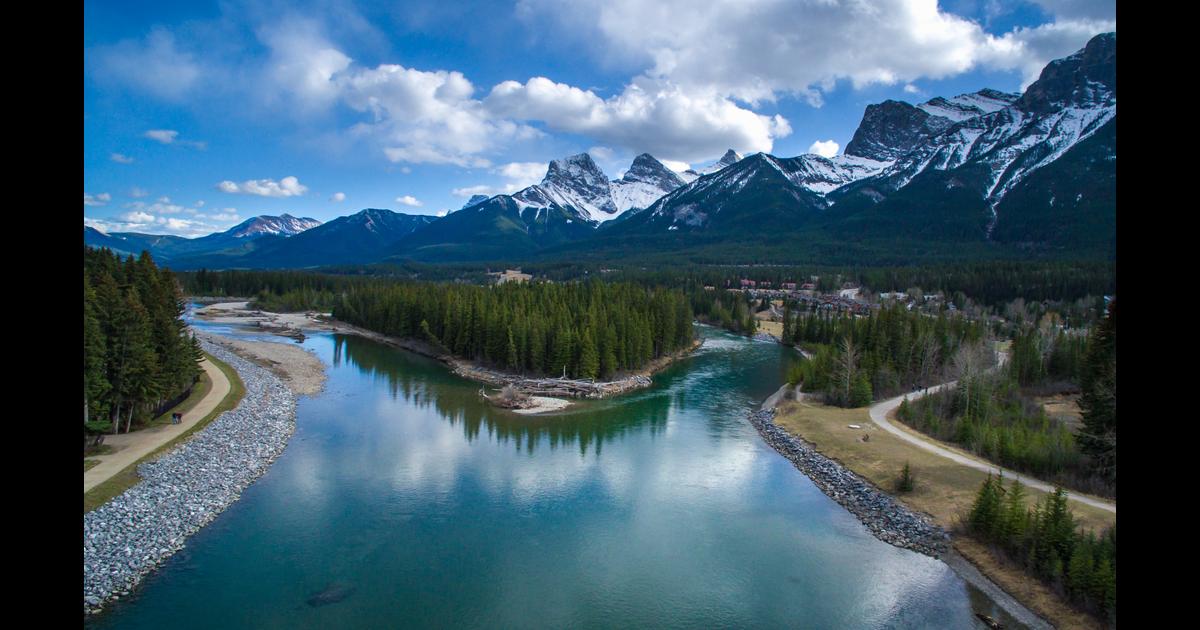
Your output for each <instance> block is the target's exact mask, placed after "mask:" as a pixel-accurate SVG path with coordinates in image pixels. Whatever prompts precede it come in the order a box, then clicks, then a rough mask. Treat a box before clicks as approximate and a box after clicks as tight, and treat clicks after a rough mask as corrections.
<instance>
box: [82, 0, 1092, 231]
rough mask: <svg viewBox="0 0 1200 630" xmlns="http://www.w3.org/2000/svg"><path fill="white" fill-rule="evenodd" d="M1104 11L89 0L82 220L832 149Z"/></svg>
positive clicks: (816, 1)
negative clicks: (881, 116)
mask: <svg viewBox="0 0 1200 630" xmlns="http://www.w3.org/2000/svg"><path fill="white" fill-rule="evenodd" d="M1115 29H1116V18H1115V1H1113V2H1087V1H1084V0H1038V1H1036V2H1032V1H1030V2H1026V1H1023V0H1017V1H1013V2H997V1H994V0H951V1H947V2H941V3H936V2H932V1H929V0H874V1H872V2H855V1H848V0H806V1H799V0H786V1H785V0H759V1H755V2H751V1H746V0H737V1H734V0H714V1H711V2H705V3H696V2H692V1H690V0H659V1H657V2H652V3H649V2H636V1H635V0H577V1H576V2H570V3H564V2H557V1H554V0H517V1H507V2H506V1H494V2H453V1H450V0H436V1H426V0H419V1H411V2H390V3H382V2H349V1H338V0H331V1H324V2H299V3H297V2H271V1H257V0H256V1H250V2H240V1H226V2H195V3H190V4H189V5H187V6H175V5H174V4H173V3H161V2H115V1H105V2H87V3H86V4H85V8H84V68H85V72H84V103H83V105H84V222H85V224H87V225H92V226H94V227H98V228H101V229H104V230H106V231H110V232H112V231H138V232H150V233H163V234H179V235H183V236H199V235H203V234H207V233H210V232H213V231H217V230H222V229H226V228H228V227H230V226H232V225H234V224H236V223H238V222H240V221H242V220H245V219H247V218H249V217H252V216H256V215H259V214H280V213H283V212H288V213H291V214H293V215H296V216H308V217H314V218H317V219H320V220H322V221H327V220H329V219H332V218H335V217H337V216H341V215H345V214H350V213H352V212H356V211H358V210H360V209H362V208H367V207H374V208H389V209H392V210H397V211H400V212H409V213H420V214H438V213H439V212H444V211H446V210H454V209H457V208H459V207H461V206H462V204H463V203H464V202H465V201H466V199H467V197H469V196H470V195H471V194H474V193H483V194H497V193H502V192H514V191H515V190H518V189H520V188H522V187H524V186H527V185H529V184H532V183H536V182H537V181H539V180H540V179H541V177H542V175H544V173H545V164H546V162H547V161H549V160H551V159H554V158H557V157H562V156H566V155H570V154H574V153H579V152H582V151H588V152H590V153H591V154H592V156H593V157H594V158H595V159H596V161H597V162H598V163H599V164H600V166H601V167H602V168H603V169H604V170H605V172H606V173H608V175H609V176H610V177H614V178H615V177H617V176H619V175H620V174H621V173H622V172H623V170H624V169H625V168H627V167H628V165H629V163H630V162H631V161H632V159H633V157H634V156H636V155H637V154H639V153H641V152H649V153H651V154H653V155H654V156H655V157H658V158H659V159H661V160H663V161H664V162H667V163H668V164H669V165H670V166H672V167H673V168H679V169H682V168H686V165H691V166H703V165H705V164H708V163H711V162H713V161H715V160H716V159H717V158H719V157H720V155H721V154H722V153H723V152H724V151H725V149H727V148H733V149H736V150H738V151H739V152H742V153H743V154H746V153H753V152H756V151H767V152H770V153H772V154H774V155H779V156H794V155H799V154H802V153H807V152H810V150H813V145H814V143H815V142H818V141H820V142H823V143H826V144H824V145H823V146H824V147H831V146H832V145H831V144H829V142H830V141H832V142H833V143H836V144H837V146H838V151H839V152H840V150H841V148H844V147H845V145H846V143H847V142H849V140H850V138H851V136H852V135H853V133H854V129H855V127H856V126H857V125H858V122H859V120H860V119H861V118H862V113H863V109H864V108H865V107H866V106H867V105H868V104H870V103H877V102H880V101H882V100H885V99H889V98H890V99H899V100H906V101H909V102H913V103H917V102H922V101H925V100H928V99H930V98H932V97H934V96H939V95H940V96H953V95H956V94H961V93H965V92H972V91H975V90H978V89H981V88H984V87H991V88H995V89H1000V90H1006V91H1020V90H1021V89H1022V87H1023V86H1025V85H1027V84H1028V83H1029V82H1030V81H1032V80H1033V79H1034V78H1036V76H1037V73H1038V71H1039V70H1040V69H1041V67H1043V66H1044V65H1045V63H1046V62H1047V61H1049V60H1051V59H1055V58H1058V57H1062V56H1065V55H1067V54H1070V53H1071V52H1074V51H1075V50H1078V49H1079V48H1081V47H1082V46H1083V45H1084V44H1085V43H1086V42H1087V40H1088V39H1089V38H1090V37H1091V36H1093V35H1095V34H1096V33H1100V32H1105V31H1113V30H1115ZM824 150H826V151H828V150H829V149H828V148H826V149H824Z"/></svg>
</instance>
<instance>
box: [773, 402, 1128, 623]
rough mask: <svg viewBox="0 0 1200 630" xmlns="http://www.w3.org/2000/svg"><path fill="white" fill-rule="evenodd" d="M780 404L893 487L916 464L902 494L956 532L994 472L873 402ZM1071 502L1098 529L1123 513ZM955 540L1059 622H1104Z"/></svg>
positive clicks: (823, 448) (837, 452) (822, 444)
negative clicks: (904, 432) (926, 439)
mask: <svg viewBox="0 0 1200 630" xmlns="http://www.w3.org/2000/svg"><path fill="white" fill-rule="evenodd" d="M777 409H778V413H777V415H776V417H775V423H776V424H777V425H778V426H780V427H782V428H783V429H785V430H787V431H788V432H789V433H791V434H793V435H796V436H798V437H800V438H803V439H804V440H805V441H807V442H809V443H811V444H812V445H813V446H814V447H815V448H816V449H817V450H818V451H819V452H821V453H822V454H824V455H825V456H827V457H830V458H831V459H834V460H835V461H837V462H839V463H840V464H842V465H843V466H845V467H847V468H849V469H850V470H852V471H854V472H855V473H857V474H858V475H860V476H862V477H863V478H865V479H867V480H869V481H870V482H871V483H873V484H875V485H876V486H878V487H879V488H882V489H885V490H886V491H888V492H893V490H894V488H895V487H896V480H897V478H898V477H899V475H900V471H901V469H902V468H903V467H904V464H905V463H906V462H907V463H908V464H909V465H910V466H911V467H912V470H913V475H914V477H915V479H916V487H915V489H914V490H913V491H912V492H909V493H904V494H898V493H896V494H895V496H896V497H897V498H898V499H899V500H900V501H901V502H903V503H905V504H906V505H908V506H909V507H911V508H913V509H915V510H919V511H921V512H924V513H926V514H928V515H930V516H931V517H932V518H933V519H934V520H935V521H936V522H937V524H938V525H940V526H942V527H944V528H945V529H947V530H949V531H952V532H954V531H959V529H960V528H959V522H960V518H961V516H962V515H963V514H965V513H966V512H967V511H968V510H969V509H970V507H971V504H972V503H973V501H974V499H975V494H976V492H977V491H978V489H979V487H980V485H981V484H982V483H983V481H984V479H985V478H986V476H987V474H986V473H985V472H983V471H982V470H978V469H976V468H973V467H970V466H964V465H962V464H961V463H958V462H956V461H954V460H952V459H949V458H946V457H943V456H941V455H939V454H936V453H935V452H931V451H929V450H926V449H924V448H921V447H919V446H917V445H915V444H913V443H911V442H909V441H906V440H904V439H901V438H900V437H897V436H896V435H893V434H892V433H890V432H888V431H886V430H884V429H883V428H882V427H880V426H879V425H878V424H876V423H875V422H874V421H873V420H872V414H870V413H869V412H868V410H867V409H866V408H859V409H842V408H838V407H829V406H826V405H822V404H818V403H813V402H809V401H804V400H802V401H793V400H786V401H782V402H780V403H779V405H778V407H777ZM893 422H894V420H893ZM850 425H855V426H857V427H858V428H851V427H850ZM864 438H866V439H865V440H864ZM1026 490H1027V492H1028V494H1029V501H1030V504H1031V505H1032V503H1033V501H1036V500H1037V499H1039V498H1041V497H1042V495H1044V494H1045V493H1044V492H1043V491H1041V490H1039V489H1037V488H1035V487H1027V488H1026ZM1072 498H1074V493H1072ZM1071 509H1072V510H1073V511H1074V513H1075V517H1076V520H1077V522H1078V523H1079V524H1080V525H1081V526H1083V527H1084V528H1085V529H1088V528H1090V529H1094V530H1095V531H1096V532H1097V533H1098V532H1099V531H1101V530H1102V529H1103V528H1105V527H1107V526H1109V525H1112V524H1113V523H1114V522H1115V520H1116V514H1115V508H1114V511H1109V510H1106V509H1101V508H1099V507H1094V506H1092V505H1088V504H1086V503H1080V502H1077V501H1072V503H1071ZM953 546H954V550H955V551H957V552H958V553H959V554H961V555H962V557H963V558H965V559H966V560H967V561H969V562H970V563H971V564H972V565H974V566H975V567H977V568H978V569H979V570H980V572H982V573H983V574H984V575H986V576H987V577H988V578H990V579H991V580H993V581H994V582H995V583H996V584H998V585H999V586H1000V587H1001V588H1003V589H1004V590H1005V591H1006V592H1008V593H1009V594H1011V595H1012V596H1013V597H1014V598H1016V599H1017V600H1018V601H1020V602H1021V603H1022V604H1024V605H1025V606H1027V607H1029V608H1030V609H1032V610H1033V611H1034V612H1036V613H1037V614H1038V615H1041V616H1042V617H1043V618H1044V619H1047V620H1048V621H1050V622H1051V623H1053V624H1054V626H1055V627H1058V628H1093V627H1098V626H1099V625H1100V624H1099V623H1098V622H1097V621H1096V620H1095V619H1094V618H1092V617H1091V616H1089V615H1087V614H1085V613H1082V612H1080V611H1078V610H1076V609H1074V608H1073V607H1071V606H1069V605H1068V604H1067V603H1066V602H1065V601H1064V600H1063V599H1062V598H1060V597H1059V596H1058V595H1056V594H1055V593H1054V592H1053V591H1052V590H1051V589H1050V588H1048V587H1046V586H1045V585H1043V584H1042V583H1041V582H1040V581H1038V580H1036V579H1034V578H1032V577H1030V576H1028V575H1027V574H1026V573H1025V572H1024V571H1022V570H1021V569H1020V568H1019V567H1016V566H1012V565H1010V564H1009V563H1006V562H1004V561H1003V560H1002V559H1000V558H998V557H997V556H995V555H994V554H993V553H992V552H991V550H990V549H988V548H987V547H986V546H984V545H981V544H979V543H977V542H975V541H974V540H972V539H970V538H967V537H965V536H955V537H954V539H953Z"/></svg>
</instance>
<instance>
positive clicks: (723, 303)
mask: <svg viewBox="0 0 1200 630" xmlns="http://www.w3.org/2000/svg"><path fill="white" fill-rule="evenodd" d="M690 288H691V291H690V292H689V294H688V295H689V297H690V300H691V305H692V310H693V312H695V314H696V319H698V320H700V321H702V322H704V323H706V324H712V325H714V326H720V327H721V328H724V329H726V330H729V331H732V332H735V333H742V334H746V335H753V334H754V333H755V331H757V330H758V320H756V319H755V318H754V313H755V307H754V306H753V302H752V301H751V300H750V299H749V298H748V297H746V295H745V294H743V293H738V292H734V291H706V290H705V289H704V287H703V286H696V285H694V284H693V285H692V286H691V287H690Z"/></svg>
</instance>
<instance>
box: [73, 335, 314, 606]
mask: <svg viewBox="0 0 1200 630" xmlns="http://www.w3.org/2000/svg"><path fill="white" fill-rule="evenodd" d="M201 346H202V347H203V348H204V350H205V351H206V352H208V353H209V354H211V355H213V356H215V357H217V358H218V359H220V360H221V361H224V362H225V363H228V364H229V365H230V366H232V367H233V368H234V369H235V370H237V373H238V375H239V376H240V377H241V379H242V382H243V383H244V384H245V386H246V394H245V396H244V397H243V398H242V401H241V403H240V404H239V405H238V406H237V408H235V409H232V410H230V411H226V412H225V413H223V414H221V416H220V417H218V418H216V419H215V420H213V421H212V423H210V424H209V425H208V426H207V427H205V428H204V430H202V431H200V432H199V433H197V434H196V435H195V436H193V437H192V438H191V439H190V440H188V441H187V442H185V443H183V444H182V445H180V446H179V447H177V448H175V449H174V450H172V451H171V452H169V453H167V454H165V455H163V456H162V457H159V458H158V459H157V460H154V461H150V462H146V463H144V464H142V465H141V466H139V467H138V474H139V475H140V476H141V478H142V480H141V481H140V482H138V484H137V485H135V486H133V487H132V488H130V489H128V490H126V491H125V492H124V493H123V494H121V495H120V496H117V497H114V498H113V499H112V500H111V501H109V502H108V503H106V504H104V505H102V506H100V507H99V508H96V509H95V510H92V511H91V512H89V513H87V514H85V515H84V517H83V602H84V603H83V607H84V612H85V614H90V613H94V612H97V611H98V610H100V609H101V607H102V606H103V605H104V604H105V603H107V602H109V601H111V600H114V599H117V598H119V597H121V596H124V595H127V594H128V593H129V592H130V590H131V589H133V588H134V587H135V586H136V585H137V584H138V582H140V581H141V579H142V578H143V577H144V576H145V575H146V574H148V573H150V572H151V571H153V570H154V569H155V567H157V566H158V565H159V564H160V563H162V562H163V561H165V560H166V559H167V558H169V557H170V556H171V555H172V554H174V553H175V552H177V551H179V550H180V549H182V548H183V546H184V543H185V541H186V539H187V537H188V536H190V535H191V534H193V533H195V532H196V531H197V530H199V529H200V528H201V527H203V526H205V525H207V524H208V523H209V522H210V521H212V520H213V519H214V518H216V516H217V515H218V514H220V513H221V512H222V511H223V510H224V509H225V508H227V507H229V505H230V504H232V503H233V502H234V501H236V500H237V499H238V497H239V496H240V495H241V492H242V490H244V489H246V488H247V487H248V486H249V485H250V484H251V483H253V482H254V480H255V479H257V478H258V477H260V476H261V475H262V474H263V473H264V472H266V470H267V468H268V467H269V466H270V465H271V463H272V462H273V461H275V458H276V457H278V456H279V454H280V453H282V452H283V449H284V447H285V446H286V445H287V441H288V438H290V437H291V435H292V432H293V431H294V430H295V428H296V422H295V421H296V398H295V396H294V395H293V394H292V392H291V391H290V390H289V389H288V387H287V386H286V385H284V383H283V382H282V381H281V380H280V379H279V377H277V376H275V375H274V374H272V373H271V372H270V371H269V370H266V369H264V368H262V367H260V366H258V365H256V364H254V363H252V362H250V361H247V360H245V359H243V358H241V357H240V356H238V355H236V354H234V353H233V352H231V351H230V350H228V349H227V348H225V347H224V346H220V345H217V344H213V343H210V342H208V341H206V340H201Z"/></svg>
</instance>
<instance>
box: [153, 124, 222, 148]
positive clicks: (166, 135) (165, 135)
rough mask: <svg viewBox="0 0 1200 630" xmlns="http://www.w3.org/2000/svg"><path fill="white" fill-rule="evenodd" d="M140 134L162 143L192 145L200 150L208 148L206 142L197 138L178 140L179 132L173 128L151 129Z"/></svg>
mask: <svg viewBox="0 0 1200 630" xmlns="http://www.w3.org/2000/svg"><path fill="white" fill-rule="evenodd" d="M142 136H143V137H145V138H150V139H151V140H154V141H155V142H161V143H162V144H177V145H180V146H185V147H192V148H193V149H199V150H201V151H203V150H205V149H207V148H208V143H207V142H203V141H197V140H179V139H178V138H179V132H178V131H175V130H174V129H151V130H149V131H147V132H146V133H144V134H142Z"/></svg>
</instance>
